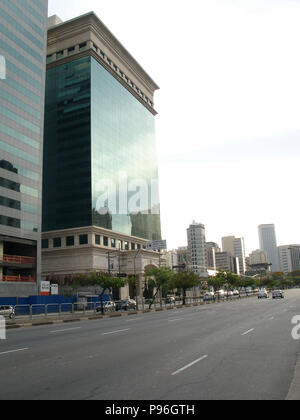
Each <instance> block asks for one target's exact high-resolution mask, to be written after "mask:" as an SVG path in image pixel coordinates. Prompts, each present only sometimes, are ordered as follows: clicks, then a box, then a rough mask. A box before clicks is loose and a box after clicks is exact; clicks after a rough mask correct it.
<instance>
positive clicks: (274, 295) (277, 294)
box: [272, 290, 284, 299]
mask: <svg viewBox="0 0 300 420" xmlns="http://www.w3.org/2000/svg"><path fill="white" fill-rule="evenodd" d="M272 298H273V299H284V294H283V291H282V290H273V292H272Z"/></svg>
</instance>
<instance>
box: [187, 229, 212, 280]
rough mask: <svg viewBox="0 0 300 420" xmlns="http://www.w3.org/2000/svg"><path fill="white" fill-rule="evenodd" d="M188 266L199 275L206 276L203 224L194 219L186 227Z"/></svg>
mask: <svg viewBox="0 0 300 420" xmlns="http://www.w3.org/2000/svg"><path fill="white" fill-rule="evenodd" d="M187 238H188V254H189V259H190V262H189V268H190V270H192V271H193V272H195V273H197V274H199V275H200V276H203V277H205V276H207V260H206V245H205V244H206V239H205V226H204V225H203V224H201V223H196V222H195V221H194V222H193V223H192V224H191V225H190V226H189V228H188V229H187Z"/></svg>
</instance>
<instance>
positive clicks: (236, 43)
mask: <svg viewBox="0 0 300 420" xmlns="http://www.w3.org/2000/svg"><path fill="white" fill-rule="evenodd" d="M261 3H262V2H259V1H255V0H251V1H248V0H244V1H242V2H240V3H239V4H237V3H236V2H233V1H229V0H222V1H217V0H212V1H209V2H208V1H200V2H199V1H197V2H191V3H190V5H189V7H186V6H183V5H182V3H181V2H179V1H177V2H172V6H171V3H170V2H169V1H166V2H164V3H163V4H162V3H161V2H160V3H158V1H154V2H153V3H152V5H151V8H149V10H148V12H147V19H145V18H143V19H140V17H141V15H142V14H141V5H140V2H137V1H134V0H133V1H131V2H130V6H129V5H128V4H124V3H122V2H121V1H116V2H115V3H114V4H111V3H110V2H105V1H92V0H87V1H85V2H81V1H72V2H70V1H68V0H65V1H63V2H58V1H57V0H50V2H49V15H51V14H54V13H55V14H58V15H59V16H60V17H61V18H62V19H63V20H68V19H70V18H73V17H75V16H78V15H80V14H83V13H87V12H89V11H91V10H93V11H94V12H95V13H97V14H98V15H99V17H100V18H101V20H103V22H104V23H105V25H107V26H108V27H109V28H111V29H112V31H113V32H114V33H116V36H117V37H118V38H119V39H120V41H121V43H122V44H123V45H126V46H127V48H128V51H130V53H131V54H133V55H134V56H135V57H137V60H138V61H139V62H142V63H143V66H144V68H145V69H146V70H147V71H148V72H149V73H150V74H152V75H153V78H154V80H157V81H158V82H159V85H160V87H161V91H158V93H157V94H156V96H155V104H156V108H157V110H158V113H159V115H158V117H157V124H156V125H157V146H158V154H159V156H158V157H159V179H160V196H161V215H162V231H163V237H164V238H165V239H167V240H168V248H169V249H173V248H177V247H178V246H182V245H185V244H186V227H187V226H188V225H189V223H190V222H191V221H192V220H193V219H196V220H198V221H199V222H201V223H203V224H205V226H206V229H207V239H208V240H210V241H216V242H221V237H222V236H227V235H235V236H237V237H244V238H245V246H246V253H247V254H249V252H251V251H252V250H254V249H257V248H258V243H259V242H258V236H257V226H258V225H260V224H262V223H274V224H275V225H276V230H277V237H278V245H285V244H287V243H298V242H299V238H300V227H299V225H297V224H296V220H297V203H298V201H297V197H296V198H295V188H296V184H295V181H294V180H295V179H297V167H298V166H299V157H298V156H299V144H300V143H299V140H298V139H299V133H300V123H299V121H298V120H299V118H298V114H299V105H298V100H297V98H298V96H299V94H300V83H299V80H298V74H299V71H300V60H299V58H298V57H297V56H296V55H295V53H294V51H296V50H297V39H298V38H300V29H299V28H298V21H299V18H300V5H299V3H298V2H295V1H283V0H277V1H265V2H263V3H264V4H263V5H262V4H261ZM170 7H172V19H170V18H169V13H170ZM116 8H117V9H118V11H119V13H118V14H116V13H115V10H116ZM166 22H167V29H168V30H167V31H166ZM266 22H267V23H266ZM153 24H155V25H154V26H155V30H151V27H152V25H153ZM266 25H267V28H266ZM179 26H180V27H183V30H182V31H180V35H179V33H178V30H177V29H178V27H179ZM253 27H255V33H254V32H253V30H252V28H253ZM278 27H281V28H282V30H281V31H278ZM133 28H134V29H133ZM147 28H150V30H147ZM266 29H267V30H266ZM137 34H140V35H139V36H137ZM237 35H238V36H237ZM195 50H197V51H198V52H199V53H198V54H197V55H195V53H194V51H195ZM177 56H180V57H181V60H177V61H176V67H175V66H174V65H173V63H174V59H175V57H177ZM191 69H193V73H194V77H195V82H193V79H190V78H188V75H190V74H192V73H191ZM175 86H178V87H179V89H176V91H174V87H175ZM174 92H176V93H174ZM278 168H280V170H278ZM286 173H288V175H289V178H288V182H287V178H286V176H285V174H286ZM195 187H196V188H195ZM288 197H293V202H294V205H293V206H290V207H289V215H288V217H287V216H286V217H284V215H285V214H286V212H287V209H286V206H285V203H284V202H285V200H286V199H287V198H288ZM224 226H226V228H225V229H224ZM295 226H296V227H295Z"/></svg>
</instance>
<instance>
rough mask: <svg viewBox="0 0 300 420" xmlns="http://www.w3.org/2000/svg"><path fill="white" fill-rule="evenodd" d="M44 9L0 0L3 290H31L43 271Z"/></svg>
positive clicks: (30, 2) (31, 0) (43, 2)
mask: <svg viewBox="0 0 300 420" xmlns="http://www.w3.org/2000/svg"><path fill="white" fill-rule="evenodd" d="M47 12H48V1H47V0H39V1H36V0H22V1H19V0H1V1H0V57H1V60H0V65H1V75H0V76H1V77H0V283H1V286H0V292H1V291H2V292H3V293H2V292H1V294H5V293H6V292H7V293H8V295H9V294H11V295H13V294H14V295H20V293H21V294H22V293H23V294H28V293H29V294H30V293H34V292H36V282H37V280H39V279H40V276H41V249H40V248H41V247H40V242H41V200H42V197H41V193H42V161H43V123H44V86H45V82H44V80H45V62H46V27H47ZM15 283H17V284H15ZM12 291H13V293H12Z"/></svg>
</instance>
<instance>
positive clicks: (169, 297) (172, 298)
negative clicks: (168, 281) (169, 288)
mask: <svg viewBox="0 0 300 420" xmlns="http://www.w3.org/2000/svg"><path fill="white" fill-rule="evenodd" d="M175 300H176V299H175V297H174V296H168V297H167V298H166V300H165V302H166V303H175Z"/></svg>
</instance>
